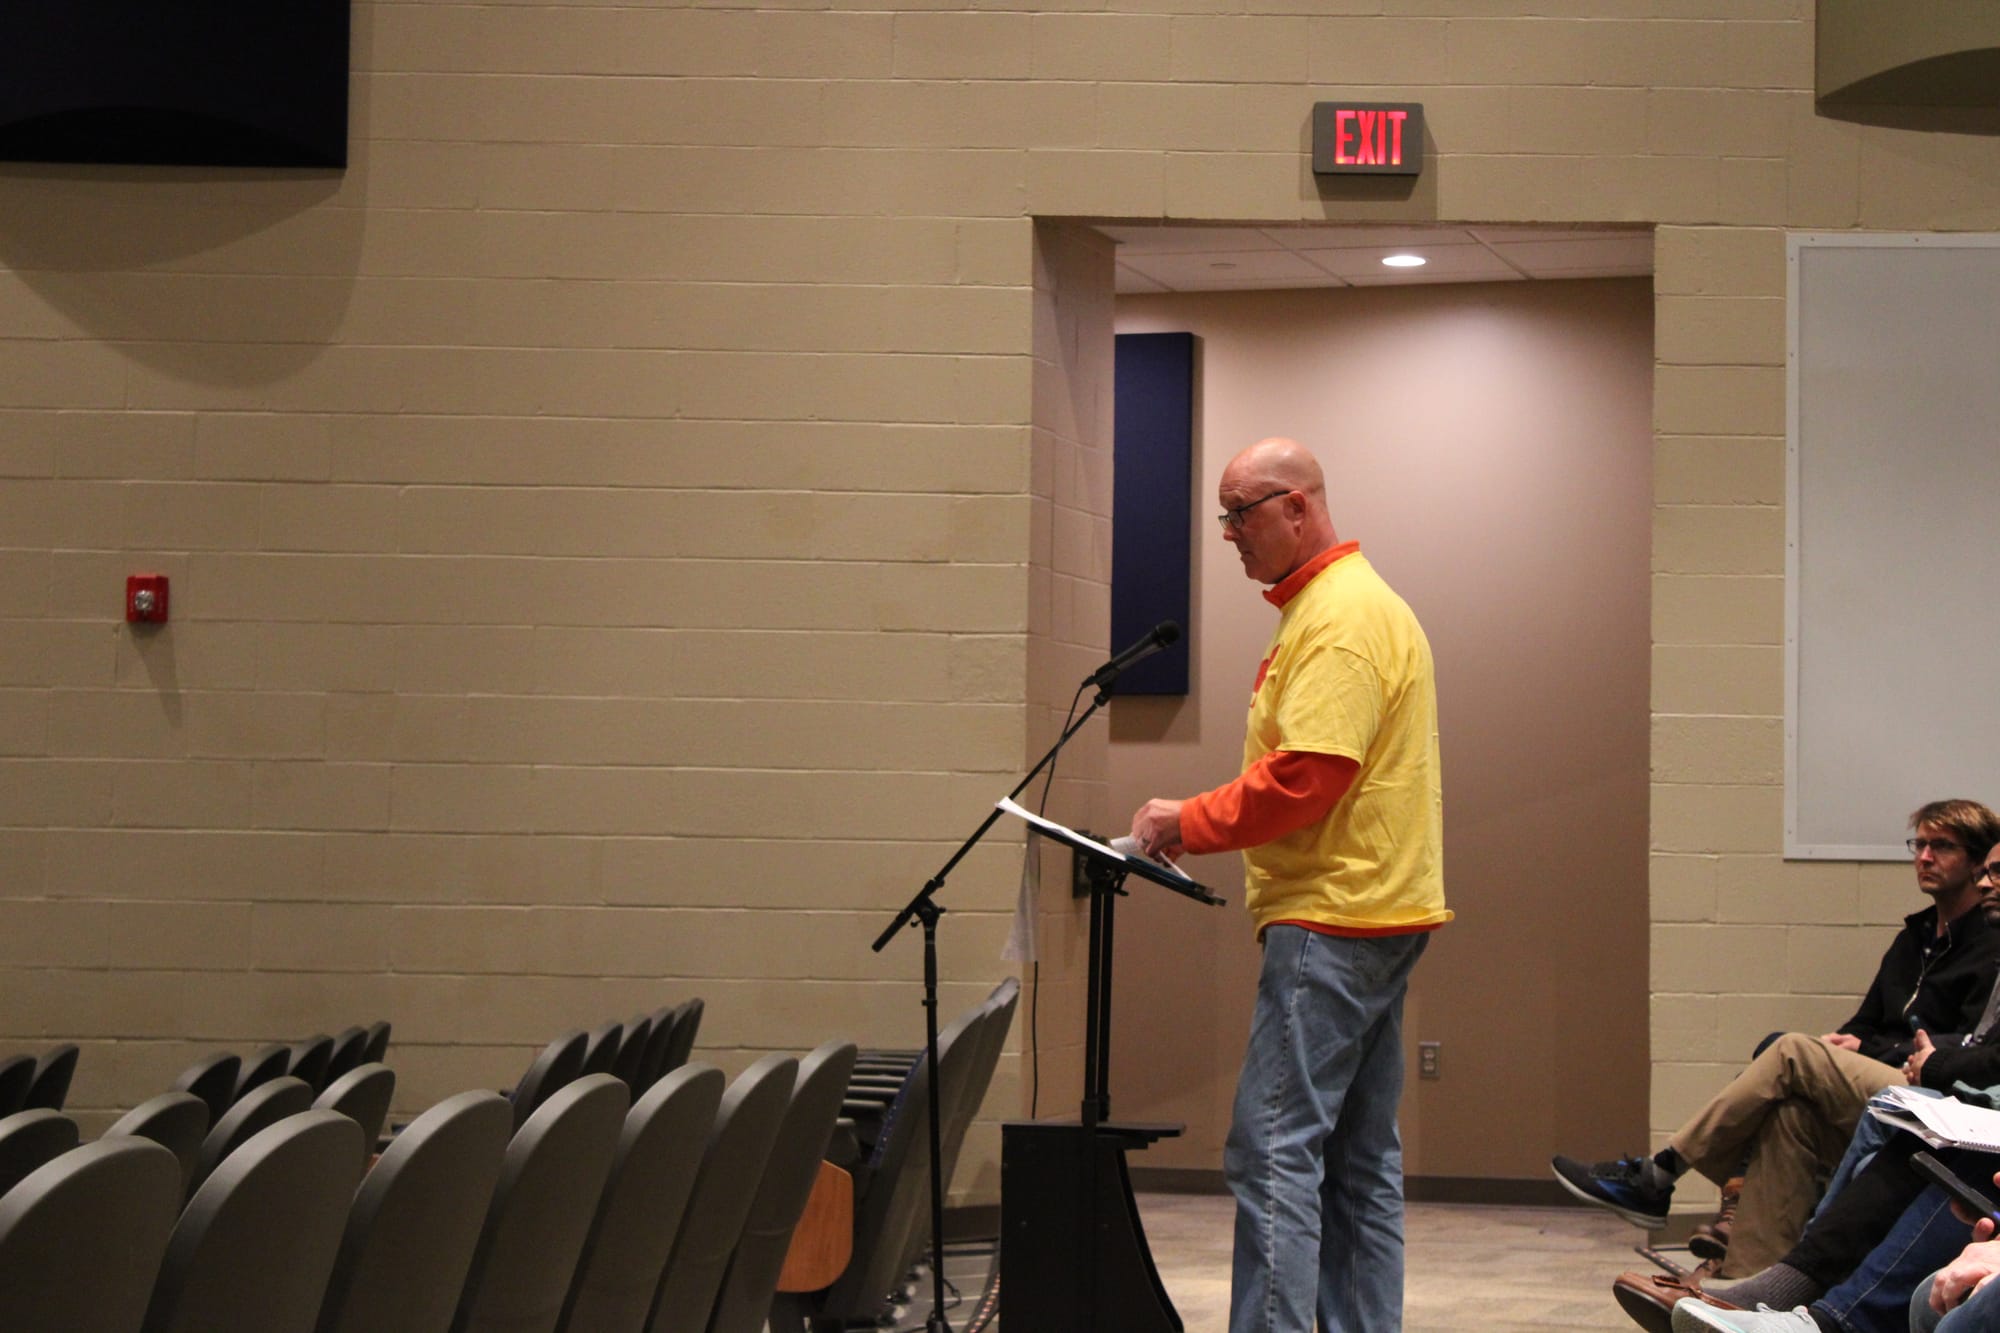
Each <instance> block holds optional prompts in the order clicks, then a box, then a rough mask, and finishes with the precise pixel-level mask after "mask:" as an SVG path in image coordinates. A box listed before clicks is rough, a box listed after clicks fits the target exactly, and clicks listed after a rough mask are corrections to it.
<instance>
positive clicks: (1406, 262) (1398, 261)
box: [1382, 255, 1429, 268]
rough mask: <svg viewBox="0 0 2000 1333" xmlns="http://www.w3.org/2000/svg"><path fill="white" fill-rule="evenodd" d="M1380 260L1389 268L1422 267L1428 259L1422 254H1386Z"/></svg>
mask: <svg viewBox="0 0 2000 1333" xmlns="http://www.w3.org/2000/svg"><path fill="white" fill-rule="evenodd" d="M1382 262H1383V263H1384V264H1387V265H1388V266H1389V267H1390V268H1422V267H1423V266H1424V265H1425V264H1426V263H1427V262H1429V261H1427V260H1426V259H1425V258H1424V257H1423V256H1422V255H1388V256H1386V257H1384V258H1383V260H1382Z"/></svg>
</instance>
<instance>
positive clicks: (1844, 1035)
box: [1820, 1032, 1861, 1051]
mask: <svg viewBox="0 0 2000 1333" xmlns="http://www.w3.org/2000/svg"><path fill="white" fill-rule="evenodd" d="M1820 1040H1821V1041H1823V1042H1825V1043H1826V1044H1827V1045H1829V1046H1835V1047H1838V1048H1839V1049H1841V1050H1843V1051H1858V1050H1860V1049H1861V1038H1859V1037H1857V1036H1855V1035H1854V1034H1853V1033H1852V1032H1828V1033H1826V1034H1824V1035H1822V1036H1821V1037H1820Z"/></svg>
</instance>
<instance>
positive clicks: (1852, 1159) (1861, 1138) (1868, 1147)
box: [1813, 1088, 1944, 1219]
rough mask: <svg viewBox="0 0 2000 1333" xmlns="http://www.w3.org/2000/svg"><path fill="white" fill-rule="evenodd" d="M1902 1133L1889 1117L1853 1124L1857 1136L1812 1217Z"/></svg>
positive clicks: (1936, 1094)
mask: <svg viewBox="0 0 2000 1333" xmlns="http://www.w3.org/2000/svg"><path fill="white" fill-rule="evenodd" d="M1909 1091H1911V1092H1916V1093H1920V1094H1922V1095H1923V1096H1926V1097H1942V1096H1944V1094H1943V1093H1941V1092H1933V1091H1931V1090H1930V1089H1929V1088H1911V1089H1909ZM1870 1100H1871V1101H1872V1100H1873V1099H1872V1098H1871V1099H1870ZM1899 1133H1901V1131H1900V1130H1898V1129H1897V1128H1896V1127H1895V1126H1894V1125H1892V1124H1890V1123H1889V1122H1888V1121H1886V1120H1878V1119H1876V1118H1875V1117H1874V1116H1872V1115H1864V1116H1862V1117H1861V1121H1860V1123H1859V1124H1857V1125H1855V1127H1854V1137H1853V1138H1851V1139H1849V1140H1848V1141H1847V1151H1846V1152H1845V1153H1843V1154H1842V1155H1841V1158H1840V1165H1839V1166H1837V1167H1835V1168H1834V1172H1833V1178H1832V1179H1831V1180H1829V1181H1827V1183H1826V1193H1825V1194H1823V1195H1821V1196H1820V1201H1819V1207H1818V1208H1816V1209H1814V1210H1813V1217H1814V1218H1815V1219H1817V1218H1818V1217H1819V1215H1820V1214H1821V1213H1823V1212H1825V1211H1826V1207H1827V1205H1828V1204H1830V1203H1832V1202H1833V1200H1834V1199H1835V1198H1837V1197H1838V1196H1839V1194H1840V1192H1841V1191H1842V1190H1843V1189H1845V1188H1847V1182H1848V1181H1850V1180H1852V1179H1854V1176H1855V1173H1856V1172H1858V1171H1860V1170H1861V1169H1862V1168H1863V1167H1865V1166H1867V1165H1868V1163H1869V1162H1870V1161H1871V1160H1872V1159H1873V1158H1874V1156H1875V1154H1876V1153H1878V1152H1880V1151H1881V1150H1882V1148H1883V1146H1884V1145H1885V1144H1888V1143H1889V1142H1891V1141H1892V1140H1894V1139H1895V1137H1896V1135H1897V1134H1899Z"/></svg>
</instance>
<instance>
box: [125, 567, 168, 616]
mask: <svg viewBox="0 0 2000 1333" xmlns="http://www.w3.org/2000/svg"><path fill="white" fill-rule="evenodd" d="M125 619H126V620H128V621H130V622H131V623H133V624H135V625H163V624H165V623H166V620H167V576H166V575H165V574H134V575H132V576H131V577H130V578H127V579H126V580H125Z"/></svg>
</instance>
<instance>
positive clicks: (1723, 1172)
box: [1667, 1032, 1903, 1277]
mask: <svg viewBox="0 0 2000 1333" xmlns="http://www.w3.org/2000/svg"><path fill="white" fill-rule="evenodd" d="M1902 1082H1903V1074H1902V1071H1901V1070H1899V1069H1897V1068H1896V1067H1895V1066H1893V1065H1885V1064H1883V1063H1882V1062H1881V1061H1880V1060H1871V1059H1869V1058H1868V1057H1867V1056H1865V1055H1858V1054H1856V1053H1855V1052H1853V1051H1844V1050H1841V1049H1839V1048H1838V1047H1834V1046H1829V1045H1827V1044H1826V1043H1825V1042H1823V1041H1821V1040H1820V1039H1819V1038H1818V1037H1809V1036H1806V1035H1805V1034H1804V1033H1800V1032H1787V1033H1786V1034H1785V1035H1784V1036H1782V1037H1779V1038H1778V1039H1777V1040H1776V1041H1774V1042H1772V1043H1771V1044H1770V1045H1769V1046H1768V1047H1766V1048H1765V1050H1764V1053H1763V1054H1761V1055H1759V1056H1758V1057H1757V1058H1756V1059H1755V1060H1752V1061H1751V1062H1750V1065H1749V1067H1748V1068H1746V1069H1745V1070H1744V1071H1743V1072H1742V1073H1741V1074H1739V1075H1737V1076H1736V1078H1735V1079H1734V1080H1733V1081H1732V1082H1731V1083H1730V1084H1729V1086H1728V1087H1726V1088H1724V1089H1723V1090H1722V1091H1721V1092H1719V1093H1717V1094H1716V1095H1715V1097H1714V1099H1713V1100H1711V1101H1710V1102H1709V1103H1708V1105H1706V1106H1704V1107H1702V1108H1701V1110H1699V1111H1697V1112H1696V1113H1695V1115H1694V1117H1693V1119H1691V1120H1689V1121H1688V1122H1687V1123H1686V1124H1684V1125H1682V1126H1681V1127H1680V1129H1679V1130H1677V1131H1676V1132H1675V1133H1674V1136H1673V1137H1672V1138H1671V1139H1669V1140H1668V1141H1667V1142H1668V1144H1669V1145H1670V1146H1671V1147H1672V1148H1673V1150H1674V1151H1675V1152H1677V1153H1679V1154H1680V1155H1681V1156H1682V1157H1684V1158H1686V1159H1687V1160H1688V1161H1689V1162H1690V1163H1692V1164H1693V1166H1694V1169H1695V1170H1697V1171H1699V1172H1701V1173H1702V1174H1703V1175H1704V1176H1707V1177H1708V1178H1709V1179H1710V1180H1712V1181H1714V1182H1715V1183H1716V1184H1718V1185H1720V1184H1721V1183H1723V1182H1724V1181H1726V1180H1728V1179H1729V1177H1731V1176H1734V1175H1741V1176H1742V1177H1743V1198H1742V1200H1741V1202H1739V1203H1738V1204H1737V1205H1736V1220H1735V1222H1734V1223H1733V1224H1732V1225H1731V1228H1730V1232H1729V1258H1728V1260H1727V1262H1726V1263H1725V1264H1724V1265H1723V1270H1722V1271H1723V1276H1725V1277H1748V1276H1749V1275H1750V1274H1752V1273H1755V1272H1757V1271H1758V1270H1759V1269H1763V1268H1767V1267H1769V1266H1770V1265H1771V1264H1774V1263H1776V1262H1777V1261H1778V1260H1779V1259H1782V1258H1783V1257H1784V1256H1785V1252H1786V1251H1787V1250H1789V1249H1791V1247H1792V1246H1793V1245H1794V1244H1796V1243H1797V1242H1798V1239H1799V1237H1800V1236H1801V1235H1802V1234H1803V1233H1804V1232H1805V1227H1806V1219H1807V1218H1809V1217H1811V1216H1812V1210H1813V1206H1814V1204H1815V1203H1817V1202H1818V1199H1819V1181H1820V1179H1821V1177H1824V1176H1827V1175H1830V1174H1831V1173H1832V1171H1833V1169H1834V1167H1836V1166H1838V1165H1839V1164H1840V1157H1841V1154H1842V1153H1844V1152H1845V1151H1846V1150H1847V1141H1848V1140H1849V1139H1850V1138H1852V1137H1853V1136H1854V1126H1855V1125H1856V1124H1857V1123H1858V1122H1859V1121H1860V1119H1861V1114H1862V1111H1863V1110H1864V1109H1865V1108H1866V1106H1867V1104H1868V1099H1869V1098H1870V1097H1872V1096H1874V1095H1875V1094H1876V1093H1878V1092H1880V1091H1882V1089H1884V1088H1888V1087H1894V1086H1896V1085H1898V1084H1900V1083H1902Z"/></svg>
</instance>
